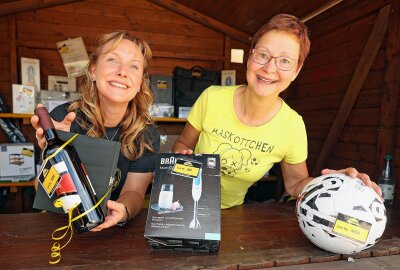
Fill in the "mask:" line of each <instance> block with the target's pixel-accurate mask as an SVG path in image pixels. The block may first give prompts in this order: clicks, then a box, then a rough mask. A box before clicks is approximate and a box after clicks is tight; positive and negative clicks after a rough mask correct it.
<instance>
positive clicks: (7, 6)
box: [0, 0, 82, 16]
mask: <svg viewBox="0 0 400 270" xmlns="http://www.w3.org/2000/svg"><path fill="white" fill-rule="evenodd" d="M80 1H82V0H20V1H14V2H7V3H4V4H0V16H4V15H8V14H15V13H19V12H25V11H32V10H36V9H40V8H47V7H52V6H58V5H65V4H68V3H73V2H80Z"/></svg>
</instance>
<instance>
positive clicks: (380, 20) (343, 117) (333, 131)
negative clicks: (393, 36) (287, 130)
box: [312, 5, 390, 176]
mask: <svg viewBox="0 0 400 270" xmlns="http://www.w3.org/2000/svg"><path fill="white" fill-rule="evenodd" d="M389 14H390V5H386V6H384V7H383V8H381V10H380V11H379V15H378V17H377V18H376V20H375V23H374V26H373V28H372V31H371V34H370V35H369V38H368V41H367V44H366V45H365V47H364V50H363V52H362V54H361V58H360V61H359V62H358V64H357V67H356V70H355V71H354V75H353V78H352V79H351V81H350V85H349V87H348V88H347V91H346V94H345V96H344V97H343V100H342V103H341V104H340V108H339V110H338V113H337V114H336V117H335V120H334V121H333V123H332V125H331V128H330V130H329V133H328V137H327V138H326V141H325V143H324V146H323V147H322V150H321V153H320V155H319V157H318V160H317V162H316V164H315V166H314V170H313V172H312V175H313V176H317V175H320V174H321V170H322V169H323V168H324V166H326V165H325V163H326V161H327V159H328V157H329V156H330V154H331V153H332V150H333V148H334V147H335V145H336V143H337V141H338V139H339V136H340V134H341V133H342V130H343V127H344V125H345V124H346V121H347V119H348V117H349V115H350V112H351V110H352V108H353V106H354V103H355V102H356V100H357V97H358V94H359V93H360V90H361V87H362V86H363V84H364V82H365V79H366V78H367V75H368V73H369V71H370V68H371V66H372V64H373V62H374V60H375V57H376V54H377V53H378V50H379V48H380V47H381V45H382V42H383V39H384V37H385V35H386V30H387V26H388V23H389Z"/></svg>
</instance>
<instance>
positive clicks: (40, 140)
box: [31, 104, 46, 149]
mask: <svg viewBox="0 0 400 270" xmlns="http://www.w3.org/2000/svg"><path fill="white" fill-rule="evenodd" d="M40 105H42V104H40ZM38 107H42V106H39V105H38ZM31 124H32V126H33V128H34V129H36V134H35V136H36V140H37V143H38V145H39V147H40V148H41V149H43V148H44V147H45V146H46V139H45V138H44V136H43V129H42V128H41V127H40V125H39V117H38V116H37V115H33V116H32V117H31Z"/></svg>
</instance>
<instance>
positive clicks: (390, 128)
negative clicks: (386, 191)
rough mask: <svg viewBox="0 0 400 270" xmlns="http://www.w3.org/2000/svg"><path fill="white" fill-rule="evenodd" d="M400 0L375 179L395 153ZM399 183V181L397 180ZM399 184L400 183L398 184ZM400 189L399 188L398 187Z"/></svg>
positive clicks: (393, 21) (395, 6)
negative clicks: (388, 154)
mask: <svg viewBox="0 0 400 270" xmlns="http://www.w3.org/2000/svg"><path fill="white" fill-rule="evenodd" d="M399 13H400V0H392V10H391V14H390V20H389V28H388V37H387V44H388V46H387V48H386V61H385V62H386V63H387V67H386V70H385V77H384V80H385V81H384V85H383V92H382V101H381V123H380V125H379V132H378V151H377V157H376V158H377V160H376V164H378V166H376V171H375V175H374V176H375V177H376V178H375V179H377V177H378V176H379V172H380V170H381V169H382V167H383V162H384V161H383V158H384V156H385V154H387V153H391V154H392V155H394V150H395V136H396V115H397V108H398V103H399V92H400V37H399V31H400V14H399ZM397 181H400V180H397ZM397 183H399V182H397ZM397 186H399V185H397ZM397 190H399V189H397Z"/></svg>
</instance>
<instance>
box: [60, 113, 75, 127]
mask: <svg viewBox="0 0 400 270" xmlns="http://www.w3.org/2000/svg"><path fill="white" fill-rule="evenodd" d="M75 118H76V114H75V113H74V112H70V113H68V114H67V115H66V116H65V118H64V120H63V121H62V123H63V124H65V125H69V126H70V125H71V123H72V122H73V121H74V120H75Z"/></svg>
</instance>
